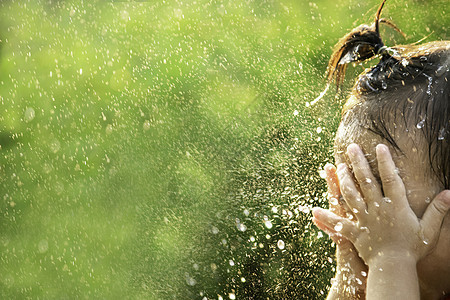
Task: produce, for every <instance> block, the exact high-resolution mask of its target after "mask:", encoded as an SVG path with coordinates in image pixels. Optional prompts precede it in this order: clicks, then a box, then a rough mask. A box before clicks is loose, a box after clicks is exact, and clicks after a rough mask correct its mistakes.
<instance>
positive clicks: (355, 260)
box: [313, 164, 368, 299]
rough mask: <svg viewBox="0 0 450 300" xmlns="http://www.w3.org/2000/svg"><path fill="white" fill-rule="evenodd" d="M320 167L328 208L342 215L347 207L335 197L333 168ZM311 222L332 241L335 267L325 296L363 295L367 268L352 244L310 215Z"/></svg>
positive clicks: (334, 297)
mask: <svg viewBox="0 0 450 300" xmlns="http://www.w3.org/2000/svg"><path fill="white" fill-rule="evenodd" d="M324 169H325V172H326V181H327V186H328V193H327V195H328V201H329V207H330V211H331V212H333V213H335V214H337V215H339V216H341V217H345V216H346V211H347V208H345V207H343V205H345V203H344V202H341V203H340V202H339V200H338V199H340V197H341V191H340V189H339V180H338V177H337V174H336V168H335V167H334V166H333V165H332V164H326V165H325V167H324ZM313 222H314V223H315V224H316V225H317V227H319V228H320V229H321V230H323V231H324V232H326V233H327V234H328V235H329V236H330V237H331V239H332V240H333V241H334V242H335V243H336V261H337V270H336V276H335V278H334V282H333V286H332V288H331V290H330V294H329V295H328V298H327V299H364V298H365V287H366V279H367V272H368V271H367V266H366V265H365V264H364V262H363V260H362V259H361V258H360V257H359V255H358V252H357V251H356V249H355V247H354V246H353V244H352V243H351V242H350V241H349V240H348V239H347V238H345V237H343V236H342V235H340V234H339V233H338V232H336V231H335V230H334V228H329V227H327V226H326V225H325V224H323V223H322V222H320V221H319V220H317V219H316V218H313Z"/></svg>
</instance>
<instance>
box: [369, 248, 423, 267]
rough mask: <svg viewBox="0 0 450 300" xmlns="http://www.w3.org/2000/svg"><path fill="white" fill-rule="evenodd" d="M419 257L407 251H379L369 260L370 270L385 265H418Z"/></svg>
mask: <svg viewBox="0 0 450 300" xmlns="http://www.w3.org/2000/svg"><path fill="white" fill-rule="evenodd" d="M417 261H418V259H417V256H416V255H414V253H413V252H411V251H407V250H397V249H386V250H381V251H377V253H376V254H375V255H374V256H372V257H371V258H370V259H368V262H367V264H368V266H369V268H371V267H372V268H374V267H379V266H383V265H387V266H388V265H391V264H394V265H414V266H415V265H416V264H417Z"/></svg>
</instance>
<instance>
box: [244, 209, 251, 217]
mask: <svg viewBox="0 0 450 300" xmlns="http://www.w3.org/2000/svg"><path fill="white" fill-rule="evenodd" d="M244 215H245V216H246V217H248V216H249V215H250V212H249V211H248V209H244Z"/></svg>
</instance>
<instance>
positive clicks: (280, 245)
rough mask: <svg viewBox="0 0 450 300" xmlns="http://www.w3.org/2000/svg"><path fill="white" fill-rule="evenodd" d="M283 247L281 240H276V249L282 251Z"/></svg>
mask: <svg viewBox="0 0 450 300" xmlns="http://www.w3.org/2000/svg"><path fill="white" fill-rule="evenodd" d="M284 246H285V245H284V241H283V240H278V242H277V247H278V249H280V250H283V249H284Z"/></svg>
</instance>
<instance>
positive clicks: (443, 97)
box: [327, 0, 450, 189]
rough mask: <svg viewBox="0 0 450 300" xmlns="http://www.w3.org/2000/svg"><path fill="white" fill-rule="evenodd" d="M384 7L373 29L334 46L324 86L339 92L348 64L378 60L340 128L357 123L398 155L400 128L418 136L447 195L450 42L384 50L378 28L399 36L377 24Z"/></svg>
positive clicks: (362, 78) (356, 91)
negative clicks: (356, 120) (331, 87)
mask: <svg viewBox="0 0 450 300" xmlns="http://www.w3.org/2000/svg"><path fill="white" fill-rule="evenodd" d="M385 1H386V0H384V1H383V3H382V4H381V5H380V7H379V9H378V11H377V13H376V16H375V22H374V23H373V24H372V25H361V26H358V27H357V28H355V29H353V30H352V31H351V32H350V33H349V34H347V35H345V36H344V37H343V38H342V39H341V40H340V41H339V42H338V44H337V45H336V47H335V50H334V53H333V54H332V56H331V58H330V61H329V64H328V69H327V73H328V74H327V79H328V84H330V83H331V82H332V81H333V80H335V81H336V84H337V86H338V87H339V85H340V84H341V83H342V82H343V80H344V75H345V71H346V67H347V65H348V64H349V63H355V62H356V63H359V62H363V61H366V60H367V59H371V58H379V62H378V64H377V65H375V66H374V67H372V68H370V69H368V70H366V71H365V72H364V73H363V74H361V75H360V76H359V77H358V79H357V80H356V83H355V85H354V87H353V89H352V92H351V96H350V98H349V100H348V101H347V103H346V105H345V106H344V109H343V119H342V122H349V120H350V119H354V118H357V119H358V123H359V126H363V127H364V128H365V129H367V130H369V131H371V132H373V133H375V134H377V135H379V136H381V137H382V138H383V139H385V140H386V141H387V142H388V143H389V144H391V145H392V146H393V147H394V148H395V149H396V150H398V151H400V152H401V153H404V152H406V151H405V150H407V149H401V148H400V146H399V143H398V140H397V139H398V133H399V132H396V128H398V126H397V125H399V122H402V123H403V124H402V125H404V126H401V127H402V128H403V129H404V130H406V132H408V131H413V129H414V130H415V129H418V130H420V131H421V132H422V133H423V134H422V136H423V138H424V140H425V143H423V142H422V143H420V141H423V139H422V140H420V137H414V136H412V139H413V140H414V141H413V143H414V144H415V145H416V146H418V148H419V147H420V148H424V147H425V145H426V147H427V149H425V150H426V151H427V152H426V153H427V154H428V159H429V162H430V166H431V170H432V171H433V172H434V173H435V174H436V176H437V178H438V179H439V181H441V183H442V184H443V186H444V188H445V189H449V188H450V174H449V173H450V99H449V94H450V87H449V79H450V76H449V65H450V41H436V42H430V43H426V44H422V45H417V44H412V45H401V46H393V47H386V46H385V45H384V43H383V41H382V39H381V37H380V33H379V24H380V23H386V24H387V25H389V26H391V27H393V28H394V29H396V30H397V31H400V30H399V29H398V28H397V27H396V26H395V25H394V24H393V23H391V22H390V21H386V20H384V19H380V15H381V10H382V8H383V5H384V3H385ZM361 114H364V115H361ZM402 134H403V133H402ZM423 144H425V145H423Z"/></svg>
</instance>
